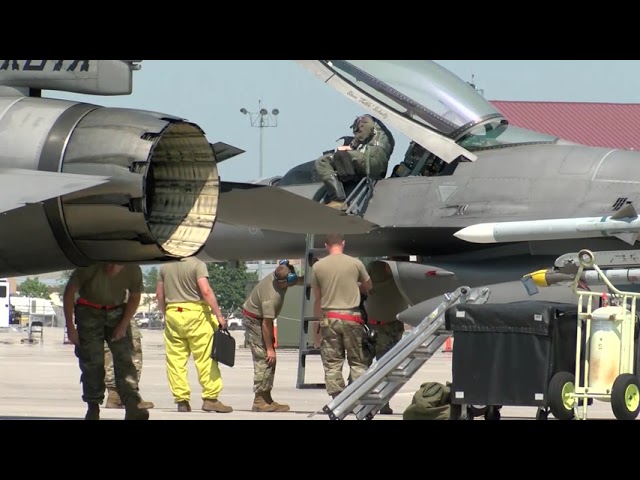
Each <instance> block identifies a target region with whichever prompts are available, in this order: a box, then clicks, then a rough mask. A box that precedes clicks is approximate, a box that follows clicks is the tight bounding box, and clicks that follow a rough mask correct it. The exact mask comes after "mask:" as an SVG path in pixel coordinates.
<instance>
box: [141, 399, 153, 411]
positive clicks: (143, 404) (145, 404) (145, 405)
mask: <svg viewBox="0 0 640 480" xmlns="http://www.w3.org/2000/svg"><path fill="white" fill-rule="evenodd" d="M153 407H155V405H154V404H153V402H147V401H146V400H142V399H140V403H139V404H138V408H143V409H145V410H147V409H149V408H153Z"/></svg>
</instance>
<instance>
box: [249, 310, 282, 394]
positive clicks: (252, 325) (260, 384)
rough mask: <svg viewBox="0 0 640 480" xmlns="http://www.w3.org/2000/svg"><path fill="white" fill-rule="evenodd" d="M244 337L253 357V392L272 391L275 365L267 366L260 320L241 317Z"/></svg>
mask: <svg viewBox="0 0 640 480" xmlns="http://www.w3.org/2000/svg"><path fill="white" fill-rule="evenodd" d="M242 324H243V325H244V328H245V330H244V335H245V341H246V342H247V345H249V347H250V348H251V356H252V357H253V392H254V393H265V392H270V391H271V390H272V389H273V379H274V378H275V375H276V365H275V364H273V365H268V364H267V349H266V347H265V344H264V337H263V336H262V320H257V319H255V318H251V317H247V316H246V315H243V316H242Z"/></svg>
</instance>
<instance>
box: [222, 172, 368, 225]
mask: <svg viewBox="0 0 640 480" xmlns="http://www.w3.org/2000/svg"><path fill="white" fill-rule="evenodd" d="M220 187H221V188H220V203H219V207H218V220H219V221H220V222H223V223H228V224H231V225H245V226H249V227H256V228H262V229H266V230H275V231H281V232H288V233H303V234H305V233H313V234H323V233H330V232H340V233H343V234H345V235H348V234H358V233H367V232H369V231H371V230H374V229H375V228H377V227H378V225H376V224H374V223H371V222H368V221H366V220H364V219H362V218H359V217H356V216H352V215H345V214H344V213H343V212H340V211H338V210H336V209H333V208H330V207H327V206H326V205H323V204H321V203H319V202H316V201H314V200H310V199H308V198H304V197H302V196H300V195H296V194H295V193H291V192H289V191H287V190H283V189H282V188H278V187H268V186H265V185H255V184H249V183H234V182H221V183H220Z"/></svg>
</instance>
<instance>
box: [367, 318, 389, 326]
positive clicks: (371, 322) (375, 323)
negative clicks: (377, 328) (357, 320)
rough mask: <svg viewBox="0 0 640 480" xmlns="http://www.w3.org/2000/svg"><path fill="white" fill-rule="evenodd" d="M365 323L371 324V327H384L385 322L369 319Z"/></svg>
mask: <svg viewBox="0 0 640 480" xmlns="http://www.w3.org/2000/svg"><path fill="white" fill-rule="evenodd" d="M367 323H369V324H371V325H384V324H385V322H379V321H377V320H371V319H370V318H368V319H367Z"/></svg>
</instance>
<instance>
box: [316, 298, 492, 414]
mask: <svg viewBox="0 0 640 480" xmlns="http://www.w3.org/2000/svg"><path fill="white" fill-rule="evenodd" d="M488 299H489V289H488V288H486V287H484V288H477V289H473V290H472V289H470V288H469V287H459V288H458V289H457V290H455V291H454V292H453V293H447V294H445V295H444V300H443V301H442V303H440V305H438V307H437V308H436V309H435V310H434V311H433V312H431V313H430V314H429V315H428V316H427V317H425V318H424V319H423V320H422V322H420V324H419V325H418V326H416V327H415V328H413V329H412V330H411V331H410V332H409V333H408V334H406V335H405V336H404V337H403V338H402V340H400V342H398V343H397V344H396V345H395V346H394V347H393V348H392V349H391V350H389V351H388V352H387V353H386V354H385V355H383V356H382V358H380V360H378V361H376V362H375V363H374V364H373V365H372V366H371V367H370V368H369V369H368V370H367V371H366V372H365V373H364V374H362V375H361V376H360V377H358V378H357V379H356V380H355V381H354V382H352V383H351V384H350V385H348V386H347V387H346V388H345V389H344V390H343V391H342V393H340V395H338V396H337V397H336V398H334V399H333V400H332V401H331V402H330V403H329V404H327V405H325V406H324V407H323V408H322V411H323V412H324V413H326V414H327V415H329V418H330V419H331V420H343V419H344V418H345V417H346V416H347V415H349V414H350V413H353V414H355V416H356V418H357V419H358V420H371V419H373V417H374V415H376V413H378V411H380V409H381V408H382V407H383V406H384V405H386V404H387V403H388V402H389V400H391V398H392V397H393V396H394V395H395V394H396V393H397V392H398V391H399V390H400V389H401V388H402V387H403V386H404V385H405V383H407V382H408V381H409V380H411V377H413V375H414V374H415V373H416V372H417V371H418V370H419V369H420V368H421V367H422V366H423V365H424V364H425V363H426V362H427V360H429V359H430V358H431V357H432V356H433V354H434V353H436V352H437V351H438V349H439V348H440V347H441V346H442V344H443V343H444V342H445V341H446V340H447V338H449V337H450V336H451V332H449V331H447V330H445V329H444V328H443V327H444V322H445V315H444V314H445V312H446V311H447V309H448V308H449V307H451V306H453V305H455V304H457V303H476V304H481V303H486V301H487V300H488Z"/></svg>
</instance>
